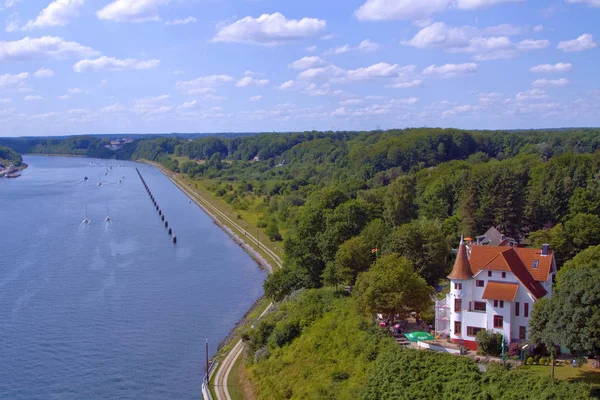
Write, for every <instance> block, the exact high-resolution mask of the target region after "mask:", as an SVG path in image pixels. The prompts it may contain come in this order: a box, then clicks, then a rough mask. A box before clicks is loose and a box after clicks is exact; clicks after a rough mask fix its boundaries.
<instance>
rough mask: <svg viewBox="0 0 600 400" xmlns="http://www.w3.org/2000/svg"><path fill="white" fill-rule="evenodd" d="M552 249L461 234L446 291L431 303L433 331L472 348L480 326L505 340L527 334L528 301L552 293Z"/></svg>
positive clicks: (531, 307) (553, 272)
mask: <svg viewBox="0 0 600 400" xmlns="http://www.w3.org/2000/svg"><path fill="white" fill-rule="evenodd" d="M556 271H557V269H556V262H555V260H554V254H553V252H552V251H551V250H550V249H548V248H547V246H546V247H545V248H542V249H535V248H522V247H512V246H492V245H481V244H476V243H466V242H465V241H464V240H463V238H462V237H461V240H460V244H459V246H458V251H457V253H456V259H455V260H454V265H453V267H452V271H451V272H450V274H449V275H448V280H449V283H450V291H449V292H448V294H447V295H446V298H445V299H444V300H441V301H440V302H439V303H437V304H436V333H442V334H446V335H448V336H449V337H450V339H451V340H452V341H453V342H455V343H460V344H463V345H464V346H466V347H467V348H469V349H471V350H476V349H477V341H476V336H477V332H479V331H481V330H491V331H494V332H497V333H502V334H503V335H504V337H505V339H506V341H507V342H508V343H510V342H515V341H516V342H519V341H523V340H527V339H528V338H529V328H528V324H529V318H530V316H531V311H532V310H533V303H534V302H535V301H537V300H538V299H540V298H542V297H546V296H551V294H552V280H553V277H554V274H555V273H556Z"/></svg>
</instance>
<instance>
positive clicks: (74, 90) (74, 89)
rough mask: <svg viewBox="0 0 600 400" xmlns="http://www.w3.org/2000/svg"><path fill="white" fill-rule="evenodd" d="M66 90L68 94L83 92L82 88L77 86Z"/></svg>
mask: <svg viewBox="0 0 600 400" xmlns="http://www.w3.org/2000/svg"><path fill="white" fill-rule="evenodd" d="M67 92H69V94H81V93H83V90H81V89H79V88H71V89H69V90H67Z"/></svg>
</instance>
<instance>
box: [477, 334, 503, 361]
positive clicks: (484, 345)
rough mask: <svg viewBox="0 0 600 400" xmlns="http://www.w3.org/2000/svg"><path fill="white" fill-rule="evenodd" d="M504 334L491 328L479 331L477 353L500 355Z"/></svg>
mask: <svg viewBox="0 0 600 400" xmlns="http://www.w3.org/2000/svg"><path fill="white" fill-rule="evenodd" d="M502 340H503V339H502V335H501V334H499V333H495V332H493V331H489V330H481V331H479V332H477V349H478V350H477V353H478V354H484V355H490V356H499V355H500V354H502Z"/></svg>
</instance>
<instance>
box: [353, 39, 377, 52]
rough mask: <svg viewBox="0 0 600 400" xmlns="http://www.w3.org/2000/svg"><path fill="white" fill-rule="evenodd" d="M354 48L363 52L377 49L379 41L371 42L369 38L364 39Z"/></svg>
mask: <svg viewBox="0 0 600 400" xmlns="http://www.w3.org/2000/svg"><path fill="white" fill-rule="evenodd" d="M356 49H357V50H358V51H365V52H371V51H377V50H379V43H375V42H371V40H369V39H366V40H363V41H362V42H360V43H359V44H358V46H357V48H356Z"/></svg>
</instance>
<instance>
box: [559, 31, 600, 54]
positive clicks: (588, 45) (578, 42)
mask: <svg viewBox="0 0 600 400" xmlns="http://www.w3.org/2000/svg"><path fill="white" fill-rule="evenodd" d="M596 46H597V44H596V43H595V42H594V37H593V36H592V35H591V34H589V33H584V34H583V35H581V36H579V37H578V38H577V39H573V40H564V41H561V42H559V43H558V46H556V48H557V49H558V50H562V51H564V52H573V51H583V50H590V49H593V48H594V47H596Z"/></svg>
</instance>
